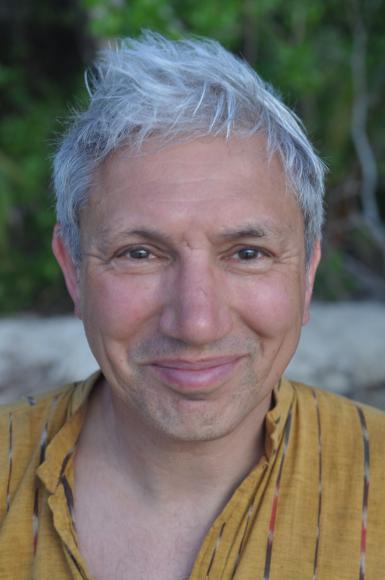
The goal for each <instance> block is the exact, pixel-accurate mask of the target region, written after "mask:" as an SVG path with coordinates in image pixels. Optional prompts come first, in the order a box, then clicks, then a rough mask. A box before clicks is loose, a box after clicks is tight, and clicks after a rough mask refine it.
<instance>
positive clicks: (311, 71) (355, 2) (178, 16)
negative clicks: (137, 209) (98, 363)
mask: <svg viewBox="0 0 385 580" xmlns="http://www.w3.org/2000/svg"><path fill="white" fill-rule="evenodd" d="M143 28H150V29H153V30H157V31H159V32H162V33H166V34H167V35H169V36H172V37H174V38H178V37H179V36H181V35H186V34H198V35H203V36H210V37H213V38H216V39H218V40H219V41H220V42H222V43H223V44H224V45H225V46H227V47H228V48H230V49H231V50H233V51H235V52H236V53H239V54H241V55H243V56H244V57H245V58H246V59H247V60H248V61H249V62H250V63H251V64H252V65H253V66H255V67H256V69H257V70H258V72H259V73H260V74H261V75H262V76H263V77H264V78H265V79H266V80H267V81H269V82H270V83H272V84H273V85H274V86H275V87H276V88H278V89H279V90H280V92H281V94H282V96H283V98H284V100H285V101H286V102H287V103H288V104H289V105H290V106H292V107H293V108H294V109H295V110H296V111H297V113H298V114H299V116H300V117H301V118H302V119H303V120H304V123H305V126H306V127H307V128H308V131H309V133H310V137H311V139H312V140H313V142H314V143H315V145H316V147H317V149H318V150H319V151H320V153H321V155H322V156H323V158H324V159H325V160H326V162H327V164H328V165H329V168H330V175H329V180H328V190H329V221H328V225H327V228H326V233H327V235H328V240H329V241H328V242H327V245H326V259H325V261H324V263H323V265H322V267H321V269H320V273H319V276H318V282H317V292H318V296H319V297H321V298H327V299H338V298H351V297H362V296H365V295H366V294H365V293H368V292H369V294H370V289H369V288H368V287H366V286H365V284H362V280H360V278H359V276H357V275H356V272H357V269H356V270H354V268H353V269H352V268H350V269H349V268H346V263H348V262H347V260H346V258H347V257H349V259H351V260H356V262H358V263H363V264H364V266H365V268H368V269H369V270H370V272H371V273H372V274H373V276H374V277H375V276H379V277H381V276H382V275H383V274H384V272H385V270H384V268H385V266H384V255H383V253H382V251H381V249H380V250H378V247H375V246H376V244H375V243H373V240H372V238H371V235H370V232H369V233H368V232H366V233H363V232H364V230H365V228H363V227H362V224H360V223H359V224H358V226H357V224H356V222H354V220H353V222H354V223H353V222H352V221H351V219H350V218H351V216H352V215H353V216H357V215H359V214H360V212H361V210H362V199H361V198H360V188H361V168H360V164H359V163H358V159H357V153H356V151H355V148H354V146H353V143H352V139H351V129H352V109H353V105H354V100H355V99H356V98H357V95H355V93H354V86H355V85H354V82H353V80H354V79H353V77H354V75H355V74H356V73H355V71H354V70H353V69H352V54H353V52H354V50H355V46H356V40H357V30H361V31H362V30H363V31H364V37H365V43H364V53H363V57H364V63H365V70H364V73H363V74H364V77H362V78H361V80H362V81H363V84H362V86H363V90H364V91H366V93H365V98H366V100H367V105H368V115H367V123H366V126H365V127H364V129H365V131H366V134H367V137H368V138H369V142H370V146H371V148H372V150H373V153H374V156H375V159H376V162H377V169H378V176H379V179H378V184H377V198H376V201H377V204H378V208H379V211H380V215H381V219H382V220H384V215H385V203H384V190H385V155H384V153H385V130H384V115H383V103H384V93H385V81H384V74H383V72H384V70H385V66H384V65H385V35H384V29H385V4H384V2H382V1H381V0H366V1H365V2H364V1H363V0H338V1H337V0H314V1H313V2H311V3H304V2H303V1H302V0H291V2H285V1H284V0H221V1H220V0H211V1H208V0H130V1H124V0H78V1H76V2H75V0H71V1H67V2H66V3H62V2H60V1H59V0H51V1H50V0H35V1H34V2H33V5H31V3H30V2H28V1H27V0H20V1H19V3H17V4H16V3H11V0H5V5H4V9H3V10H2V11H0V51H1V55H2V61H1V63H0V101H1V106H0V113H1V125H0V260H1V262H0V263H1V266H0V312H3V313H8V312H12V311H17V310H20V309H21V310H30V309H32V310H38V311H44V312H51V311H56V312H58V311H63V310H66V309H68V307H69V301H68V299H67V297H66V293H65V291H64V287H63V282H62V280H61V275H60V273H59V270H58V268H57V266H56V265H55V263H54V261H53V258H52V257H51V251H50V232H51V228H52V225H53V222H54V212H53V199H52V195H51V186H50V157H51V155H52V151H53V149H54V141H55V136H56V134H57V133H58V132H60V129H61V127H60V122H59V120H60V119H61V118H63V117H66V116H67V115H68V111H69V106H70V105H69V104H70V103H71V102H72V103H73V102H74V101H76V100H79V99H80V98H82V95H84V90H83V89H82V80H81V78H82V70H83V68H84V66H86V65H87V64H88V63H89V62H90V60H91V59H92V56H93V55H94V53H95V50H96V48H97V47H98V46H101V45H102V44H103V43H104V42H105V41H106V39H107V40H108V39H111V40H113V39H114V38H116V37H122V36H125V35H136V34H138V33H139V32H140V30H141V29H143ZM74 96H75V97H74ZM341 224H342V226H341ZM352 224H353V225H352ZM384 254H385V250H384Z"/></svg>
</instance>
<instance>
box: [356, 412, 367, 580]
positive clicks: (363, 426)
mask: <svg viewBox="0 0 385 580" xmlns="http://www.w3.org/2000/svg"><path fill="white" fill-rule="evenodd" d="M356 408H357V413H358V416H359V419H360V424H361V430H362V438H363V444H364V490H363V498H362V523H361V546H360V575H359V579H360V580H365V573H366V530H367V524H368V500H369V484H370V451H369V433H368V428H367V424H366V419H365V415H364V412H363V410H362V409H361V407H356Z"/></svg>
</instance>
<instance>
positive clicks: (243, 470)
mask: <svg viewBox="0 0 385 580" xmlns="http://www.w3.org/2000/svg"><path fill="white" fill-rule="evenodd" d="M270 403H271V396H269V397H266V398H265V399H264V400H263V401H262V402H261V403H260V405H259V406H258V408H256V409H254V410H253V411H252V412H251V413H249V415H248V416H247V417H245V418H244V420H243V421H242V423H241V424H240V425H238V426H237V427H236V428H234V429H233V430H232V431H231V432H229V433H227V434H226V435H224V436H222V437H220V438H217V439H214V440H210V441H175V440H173V439H171V438H170V437H168V436H166V435H164V434H162V433H159V431H157V432H155V430H153V429H151V427H149V426H148V425H145V424H143V421H140V420H139V419H138V417H137V416H136V415H135V414H134V413H133V412H132V411H131V409H129V408H128V407H127V406H125V405H124V404H122V402H121V401H120V400H119V399H117V398H116V397H115V396H114V394H113V393H112V391H111V389H110V388H109V386H108V385H107V384H103V385H102V386H101V387H100V388H99V389H96V390H95V394H94V395H93V397H92V400H91V402H90V407H89V411H88V414H87V418H86V424H85V428H84V430H83V431H84V438H85V442H86V445H87V451H88V452H89V451H91V453H92V454H94V456H95V457H97V461H98V464H99V465H100V467H101V469H103V468H105V471H107V470H108V471H109V472H110V473H112V474H113V479H114V481H118V482H119V481H120V482H121V483H122V486H123V487H125V488H127V492H128V494H129V496H130V497H131V498H132V496H133V495H134V496H137V497H138V499H144V498H145V499H146V501H147V502H149V503H150V504H152V505H153V506H157V505H158V506H160V505H163V506H164V505H167V504H176V503H182V502H183V504H186V503H187V504H190V505H196V502H197V500H199V501H200V502H202V498H206V499H207V502H210V497H212V498H213V499H214V501H215V503H217V504H218V508H219V507H220V506H221V504H223V505H224V503H226V501H227V500H228V499H229V497H230V496H231V494H232V493H233V491H234V490H235V488H236V487H237V486H238V485H239V483H240V482H241V481H242V480H243V479H244V477H245V476H246V475H247V474H248V472H249V471H250V470H251V469H252V468H253V467H254V466H255V465H256V463H257V462H258V461H259V460H260V458H261V457H262V456H263V454H264V419H265V416H266V413H267V412H268V410H269V407H270ZM82 438H83V434H82Z"/></svg>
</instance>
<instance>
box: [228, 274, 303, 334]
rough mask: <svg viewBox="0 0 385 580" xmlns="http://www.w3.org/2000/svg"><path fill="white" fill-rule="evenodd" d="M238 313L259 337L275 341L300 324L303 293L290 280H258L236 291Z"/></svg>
mask: <svg viewBox="0 0 385 580" xmlns="http://www.w3.org/2000/svg"><path fill="white" fill-rule="evenodd" d="M237 298H238V305H239V308H238V312H239V313H240V314H241V316H242V318H243V320H244V321H246V322H247V325H248V326H249V327H250V328H252V329H253V330H254V331H255V332H256V333H257V334H259V335H260V336H265V337H266V338H275V337H278V336H280V335H282V334H283V333H286V332H288V331H293V330H294V331H297V330H299V329H300V328H301V323H302V303H303V298H302V293H301V290H300V288H299V285H298V283H295V282H294V281H293V280H287V279H285V280H284V281H282V280H281V279H277V278H272V279H269V280H263V281H262V280H258V281H255V282H254V283H252V284H250V286H248V287H247V288H246V287H244V288H239V291H238V292H237Z"/></svg>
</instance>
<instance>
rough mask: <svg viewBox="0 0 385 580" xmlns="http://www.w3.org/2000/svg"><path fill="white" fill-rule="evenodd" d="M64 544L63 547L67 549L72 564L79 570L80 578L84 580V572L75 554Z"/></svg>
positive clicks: (85, 579)
mask: <svg viewBox="0 0 385 580" xmlns="http://www.w3.org/2000/svg"><path fill="white" fill-rule="evenodd" d="M64 546H65V549H66V550H67V554H68V556H69V557H70V558H71V561H72V562H73V564H74V566H75V568H76V570H77V571H78V572H79V574H80V576H81V577H82V578H84V580H87V576H86V575H85V574H84V572H83V570H82V569H81V568H80V566H79V564H78V561H77V560H76V558H75V556H74V555H73V553H72V552H71V550H70V549H69V547H68V546H67V545H66V544H64Z"/></svg>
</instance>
